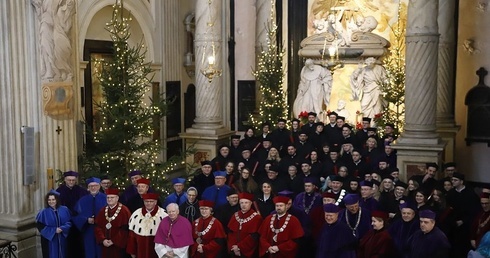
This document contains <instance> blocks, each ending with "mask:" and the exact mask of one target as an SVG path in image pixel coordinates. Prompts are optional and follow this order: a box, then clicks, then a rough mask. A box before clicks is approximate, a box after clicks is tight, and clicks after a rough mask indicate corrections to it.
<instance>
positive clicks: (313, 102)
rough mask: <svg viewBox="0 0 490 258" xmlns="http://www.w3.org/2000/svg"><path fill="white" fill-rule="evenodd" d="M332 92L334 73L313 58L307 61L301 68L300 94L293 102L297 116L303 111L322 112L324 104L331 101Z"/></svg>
mask: <svg viewBox="0 0 490 258" xmlns="http://www.w3.org/2000/svg"><path fill="white" fill-rule="evenodd" d="M331 92H332V73H331V72H330V70H328V69H327V68H325V67H323V66H320V65H317V64H315V63H314V62H313V60H312V59H307V60H306V61H305V66H304V67H303V69H301V81H300V83H299V87H298V94H297V96H296V99H295V100H294V104H293V112H294V115H295V116H296V117H298V115H299V113H301V112H302V111H306V112H310V111H312V112H315V113H317V114H320V113H321V112H322V110H323V108H322V107H323V104H325V105H327V106H328V104H329V102H330V94H331Z"/></svg>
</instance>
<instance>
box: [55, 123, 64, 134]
mask: <svg viewBox="0 0 490 258" xmlns="http://www.w3.org/2000/svg"><path fill="white" fill-rule="evenodd" d="M61 131H63V129H61V127H60V126H59V125H58V128H56V132H57V133H58V135H60V133H61Z"/></svg>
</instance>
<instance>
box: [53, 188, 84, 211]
mask: <svg viewBox="0 0 490 258" xmlns="http://www.w3.org/2000/svg"><path fill="white" fill-rule="evenodd" d="M56 192H58V193H60V204H61V205H63V206H66V207H67V208H68V209H69V210H70V214H71V215H72V216H74V215H76V213H75V205H76V204H77V202H78V200H80V198H82V197H83V196H85V195H87V194H88V193H89V192H88V191H87V189H85V188H82V187H81V186H79V185H75V186H73V187H72V188H68V186H66V185H65V184H63V185H60V187H58V189H56Z"/></svg>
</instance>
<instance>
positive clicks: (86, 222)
mask: <svg viewBox="0 0 490 258" xmlns="http://www.w3.org/2000/svg"><path fill="white" fill-rule="evenodd" d="M85 183H87V186H88V191H89V193H90V194H88V195H85V196H83V197H82V198H80V200H79V201H78V202H77V204H76V205H75V211H76V213H77V215H76V216H75V217H73V218H72V220H73V224H75V226H76V227H77V228H78V230H80V232H81V233H82V236H83V245H84V247H85V248H84V249H85V257H86V258H100V257H101V255H102V253H101V251H102V249H101V246H100V245H99V244H97V242H96V241H95V234H94V230H95V216H96V215H97V214H98V213H99V211H100V210H101V209H102V208H103V207H104V206H105V205H106V195H105V194H104V193H101V192H100V179H99V178H96V177H91V178H88V179H87V180H85Z"/></svg>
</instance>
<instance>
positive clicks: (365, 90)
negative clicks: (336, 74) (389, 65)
mask: <svg viewBox="0 0 490 258" xmlns="http://www.w3.org/2000/svg"><path fill="white" fill-rule="evenodd" d="M364 64H365V65H364V66H363V65H362V64H360V65H359V67H358V68H357V69H356V70H354V72H353V73H352V75H351V77H350V84H351V88H352V100H360V102H361V112H362V113H363V116H365V117H370V118H374V116H375V115H376V114H379V113H381V112H382V111H383V108H384V107H385V106H386V104H387V103H386V101H385V100H384V98H383V92H382V91H381V83H383V82H384V81H385V80H386V70H385V68H384V67H383V66H381V65H379V64H376V59H375V58H374V57H369V58H367V59H366V60H365V61H364Z"/></svg>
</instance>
